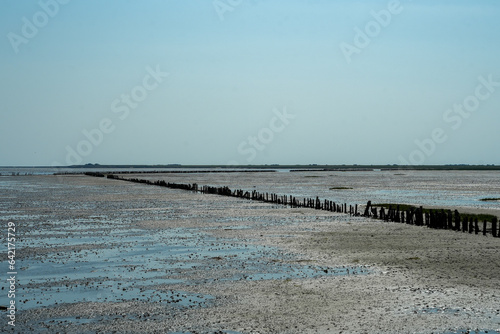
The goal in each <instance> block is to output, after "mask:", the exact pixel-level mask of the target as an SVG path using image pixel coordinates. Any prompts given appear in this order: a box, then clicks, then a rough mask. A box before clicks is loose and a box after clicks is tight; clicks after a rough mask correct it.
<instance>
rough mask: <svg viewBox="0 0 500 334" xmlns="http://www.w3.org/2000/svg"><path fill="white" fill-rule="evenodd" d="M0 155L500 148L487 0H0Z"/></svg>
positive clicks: (33, 158) (492, 22)
mask: <svg viewBox="0 0 500 334" xmlns="http://www.w3.org/2000/svg"><path fill="white" fill-rule="evenodd" d="M0 36H2V38H1V39H0V74H1V75H0V166H35V165H37V166H65V165H74V164H86V163H99V164H202V165H204V164H231V165H233V164H234V165H247V164H254V165H259V164H332V165H336V164H367V165H369V164H400V165H410V164H413V165H421V164H425V165H433V164H500V154H498V152H499V150H498V149H499V143H500V43H499V41H500V2H499V1H497V0H476V1H463V0H462V1H460V0H457V1H436V0H413V1H411V0H401V1H398V0H391V1H378V0H358V1H356V0H338V1H334V0H207V1H199V0H193V1H184V0H175V1H174V0H161V1H160V0H144V1H128V0H107V1H98V0H40V1H28V0H21V1H20V0H2V1H1V2H0Z"/></svg>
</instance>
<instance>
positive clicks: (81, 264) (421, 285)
mask: <svg viewBox="0 0 500 334" xmlns="http://www.w3.org/2000/svg"><path fill="white" fill-rule="evenodd" d="M152 177H153V178H155V179H159V178H158V177H157V176H156V175H155V176H152ZM183 177H184V180H189V179H190V176H189V175H187V176H183ZM199 177H201V176H199ZM217 177H219V178H223V176H220V175H218V176H217ZM235 177H237V176H235ZM266 177H270V176H266ZM6 180H8V181H9V182H10V181H13V183H10V184H7V185H6V184H5V183H3V184H2V185H3V187H2V188H1V189H0V191H1V192H0V204H1V207H0V210H1V212H2V220H6V219H8V220H12V221H15V222H16V224H17V226H18V227H19V232H18V233H19V235H20V236H21V237H22V236H23V234H24V238H22V241H21V242H20V243H19V251H18V254H17V256H18V259H19V261H20V265H21V266H22V265H23V263H24V265H25V266H27V267H26V268H25V271H24V272H25V275H26V277H27V276H28V275H30V276H29V280H28V279H26V280H25V281H22V279H23V269H21V268H20V270H19V277H20V280H21V283H22V284H21V285H22V286H20V289H21V291H22V293H23V294H24V297H23V298H22V299H26V300H28V302H27V304H28V305H29V303H31V302H35V303H36V299H37V298H42V296H43V294H44V293H45V294H48V293H49V292H48V291H53V290H51V289H54V288H58V287H59V288H61V287H63V286H66V285H67V286H69V288H67V289H68V291H69V292H71V291H74V293H75V294H78V292H81V293H85V294H87V295H88V296H89V297H88V300H89V301H82V300H79V301H78V302H69V303H58V304H57V305H50V304H51V303H50V301H47V305H46V306H43V307H37V306H36V305H35V306H33V307H30V308H26V309H24V310H23V307H22V306H21V307H20V309H19V310H18V317H17V319H16V328H15V330H16V332H20V333H21V332H27V331H33V330H34V331H37V332H40V331H43V330H46V331H47V332H57V331H59V332H70V333H85V332H88V333H93V332H97V331H99V332H112V331H116V332H128V333H152V332H158V333H165V332H167V333H169V332H171V333H212V332H217V331H219V332H222V333H328V332H332V333H340V332H343V333H374V332H376V333H453V332H459V330H461V329H470V330H476V329H483V330H489V332H490V333H492V331H494V330H496V331H500V293H499V292H498V291H499V290H498V287H499V286H500V256H499V254H500V252H499V250H500V238H496V239H495V238H492V237H491V236H486V237H485V236H482V235H473V234H468V233H461V232H453V231H442V230H431V229H427V228H424V227H415V226H408V225H405V224H397V223H384V222H380V221H377V220H370V219H365V218H361V217H349V216H348V215H344V214H336V213H330V212H323V211H316V210H312V209H305V208H301V209H291V208H285V207H282V206H274V205H269V204H264V203H256V202H250V201H246V200H242V199H235V198H227V197H220V196H216V195H202V194H196V193H192V192H186V191H182V190H172V189H166V188H161V187H153V186H146V185H138V184H132V183H128V182H122V181H116V180H108V179H102V178H92V177H85V176H61V177H55V176H39V177H18V178H10V177H9V178H2V179H0V181H6ZM226 180H227V179H226ZM176 181H179V180H178V179H175V180H174V181H173V182H176ZM201 181H203V180H202V179H200V182H199V183H200V184H204V183H203V182H201ZM206 181H207V183H205V184H214V183H213V181H214V180H206ZM210 181H212V183H210ZM231 182H235V181H234V180H232V181H231ZM186 183H187V182H186ZM262 183H263V184H264V183H265V182H262ZM276 186H279V185H276ZM269 191H274V189H269ZM493 210H495V208H493ZM82 225H83V226H86V228H80V227H81V226H82ZM79 226H80V227H79ZM172 231H176V233H180V234H179V235H177V236H171V235H170V232H172ZM67 236H70V237H67ZM199 236H202V239H198V237H199ZM68 238H69V239H71V240H72V241H71V243H69V244H65V242H66V241H67V240H68ZM103 238H105V239H103ZM110 238H111V239H110ZM182 238H184V239H182ZM113 239H115V240H116V243H115V244H112V245H110V244H109V242H108V240H113ZM102 240H106V243H104V244H103V243H102V242H101V241H102ZM191 241H193V242H195V243H196V245H198V246H199V247H201V246H203V247H205V246H206V248H203V251H204V252H205V253H203V254H202V255H201V256H200V254H197V253H196V249H191V250H189V251H186V252H185V253H182V254H180V253H176V256H179V259H181V260H182V261H180V262H183V263H185V264H187V266H184V267H179V268H174V269H172V266H173V265H174V264H175V265H178V263H179V261H178V262H175V263H174V262H172V261H171V260H170V259H169V258H165V257H162V256H161V254H162V251H163V250H164V249H165V248H168V247H169V246H171V247H173V246H176V247H181V246H182V245H183V243H184V244H185V243H189V242H191ZM169 243H171V244H170V245H169ZM200 245H201V246H200ZM120 247H121V248H120ZM226 247H227V248H226ZM113 248H116V249H119V252H120V254H123V256H122V257H123V259H120V254H113V259H115V260H122V262H123V265H121V264H120V263H119V262H113V261H114V260H113V261H111V260H109V259H106V258H99V256H101V257H106V256H107V255H106V254H108V255H109V254H110V253H109V252H110V251H111V250H113ZM176 249H178V250H180V249H182V248H176ZM235 249H237V251H235ZM104 250H106V252H108V253H106V252H104ZM132 251H133V252H132ZM75 254H78V256H79V257H78V258H77V259H76V260H75V257H76V255H75ZM92 254H94V255H95V256H93V255H92ZM110 258H111V256H110ZM141 259H142V260H141ZM23 261H24V262H23ZM141 261H142V262H141ZM42 262H43V263H44V264H47V263H49V264H50V263H52V264H54V266H55V265H61V266H62V268H64V269H65V271H64V273H63V274H50V273H47V274H46V276H51V277H50V278H51V279H50V280H48V278H49V277H45V278H44V277H39V278H38V279H39V280H38V281H36V280H34V274H33V268H31V269H30V266H31V267H34V266H36V265H37V263H42ZM101 262H104V263H105V264H107V265H108V268H107V269H106V267H105V266H102V267H100V266H99V265H97V264H100V263H101ZM65 263H66V265H65ZM67 264H71V265H72V266H73V268H70V267H69V266H68V265H67ZM134 266H135V269H132V268H133V267H134ZM123 268H126V269H125V271H123V272H124V273H126V274H123V275H122V270H123ZM360 268H361V271H360ZM106 270H107V271H106ZM324 270H326V272H324ZM335 270H344V271H342V273H343V274H339V275H336V274H335ZM346 270H350V271H349V272H348V273H347V272H346ZM86 271H88V272H86ZM294 272H296V273H297V274H291V273H294ZM339 272H340V271H339ZM104 273H105V274H104ZM118 273H119V274H120V275H122V276H120V275H118ZM323 273H324V274H323ZM255 274H260V275H261V276H258V275H255ZM252 275H254V276H252ZM266 275H267V276H266ZM273 275H275V276H273ZM103 277H108V279H109V282H105V280H104V278H103ZM259 278H263V279H259ZM270 278H273V279H270ZM168 280H177V281H168ZM118 286H119V287H120V289H121V291H118V289H117V287H118ZM122 287H123V288H122ZM37 289H39V290H37ZM124 289H125V291H124ZM35 291H39V293H40V294H41V295H36V296H35V295H33V294H31V293H33V292H35ZM92 291H95V296H92V295H91V293H92ZM174 292H175V294H179V292H180V296H176V295H172V294H173V293H174ZM30 294H31V295H30ZM121 294H124V297H123V298H119V297H117V295H121ZM57 296H58V295H57V293H55V292H54V298H57ZM77 299H78V298H77ZM190 300H191V301H190ZM24 304H26V303H24ZM21 305H22V304H21ZM4 328H5V329H4V331H7V330H8V328H6V327H5V326H4Z"/></svg>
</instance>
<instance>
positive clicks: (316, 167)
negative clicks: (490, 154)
mask: <svg viewBox="0 0 500 334" xmlns="http://www.w3.org/2000/svg"><path fill="white" fill-rule="evenodd" d="M0 168H46V169H54V170H57V169H63V168H72V169H73V168H74V169H79V168H94V169H95V168H102V169H174V168H178V169H221V170H228V169H229V170H235V169H243V170H250V169H260V170H265V169H274V170H279V169H285V170H290V171H293V172H299V171H308V172H309V171H318V172H320V171H326V172H328V171H373V170H376V171H379V170H380V171H394V170H468V171H474V170H478V171H481V170H500V165H493V164H491V165H468V164H456V165H390V164H388V165H345V164H342V165H317V164H310V165H279V164H270V165H181V164H167V165H100V164H97V163H96V164H90V163H89V164H85V165H72V166H0Z"/></svg>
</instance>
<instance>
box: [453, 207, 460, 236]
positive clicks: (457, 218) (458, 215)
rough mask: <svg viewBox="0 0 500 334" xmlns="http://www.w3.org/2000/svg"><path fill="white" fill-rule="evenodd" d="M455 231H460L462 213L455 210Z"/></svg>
mask: <svg viewBox="0 0 500 334" xmlns="http://www.w3.org/2000/svg"><path fill="white" fill-rule="evenodd" d="M454 230H455V231H460V214H459V213H458V210H455V228H454Z"/></svg>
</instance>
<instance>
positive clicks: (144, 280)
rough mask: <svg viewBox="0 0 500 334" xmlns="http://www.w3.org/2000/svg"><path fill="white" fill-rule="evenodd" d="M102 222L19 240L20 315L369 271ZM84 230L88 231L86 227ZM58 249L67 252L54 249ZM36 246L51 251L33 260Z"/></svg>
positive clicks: (182, 302) (185, 301)
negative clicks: (204, 287) (227, 284)
mask: <svg viewBox="0 0 500 334" xmlns="http://www.w3.org/2000/svg"><path fill="white" fill-rule="evenodd" d="M101 224H102V225H103V226H104V227H105V228H108V230H107V231H106V233H102V229H98V227H99V226H98V225H99V224H98V223H96V222H88V221H86V222H82V224H81V225H80V226H75V223H74V222H70V221H61V222H60V223H58V222H52V223H51V225H52V226H57V229H56V231H57V232H58V233H63V232H64V230H65V229H64V226H67V227H68V232H69V233H68V234H67V235H66V237H64V238H60V237H59V235H58V237H56V238H53V237H50V236H49V235H50V233H47V231H46V230H45V231H44V233H41V234H39V235H29V236H28V235H27V236H26V238H23V240H22V242H20V243H19V244H18V249H23V248H24V249H23V251H24V250H30V251H28V253H30V254H31V256H28V257H26V258H23V259H19V260H18V262H17V264H16V265H17V266H18V268H22V270H21V271H20V272H19V275H18V280H19V287H18V296H19V299H18V300H19V305H20V307H19V309H20V310H24V309H31V308H39V307H49V306H55V305H60V304H64V303H80V302H120V301H143V302H161V303H165V305H169V306H174V307H180V308H194V307H204V306H209V305H210V304H211V303H212V302H213V301H214V299H215V297H213V296H207V295H201V294H195V293H190V292H188V291H189V287H190V286H194V285H197V284H203V283H210V282H215V281H236V280H275V279H300V278H313V277H321V276H334V275H359V274H367V273H368V269H367V268H365V267H352V268H328V267H321V266H312V265H303V264H298V263H294V261H295V260H296V259H295V258H294V257H293V256H292V255H287V254H283V253H281V252H280V251H279V250H278V249H275V248H272V247H265V246H257V245H253V244H250V243H247V242H248V241H246V242H245V240H234V239H218V238H215V237H213V236H211V235H209V234H207V233H204V232H201V231H200V230H199V229H196V228H190V229H188V228H175V229H169V230H140V229H123V228H120V226H121V224H120V223H114V222H111V221H104V222H101ZM90 226H91V227H93V228H95V230H94V231H92V230H90V229H89V227H90ZM110 226H115V228H113V229H111V228H109V227H110ZM50 228H51V227H50V226H49V229H50ZM99 231H101V232H99ZM95 234H99V236H95ZM56 246H57V247H58V248H53V247H56ZM59 246H66V247H68V248H69V249H70V251H61V250H60V248H59ZM74 246H78V247H74ZM38 248H42V249H44V250H49V251H50V250H52V252H50V253H48V254H43V255H41V256H40V255H37V252H36V250H37V249H38ZM73 249H77V250H73ZM174 284H175V285H176V288H178V287H179V286H184V288H183V291H182V292H181V291H174V290H171V289H169V288H168V286H169V285H174ZM184 290H185V291H184ZM5 298H6V296H0V303H5V302H7V301H6V300H4V299H5Z"/></svg>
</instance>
